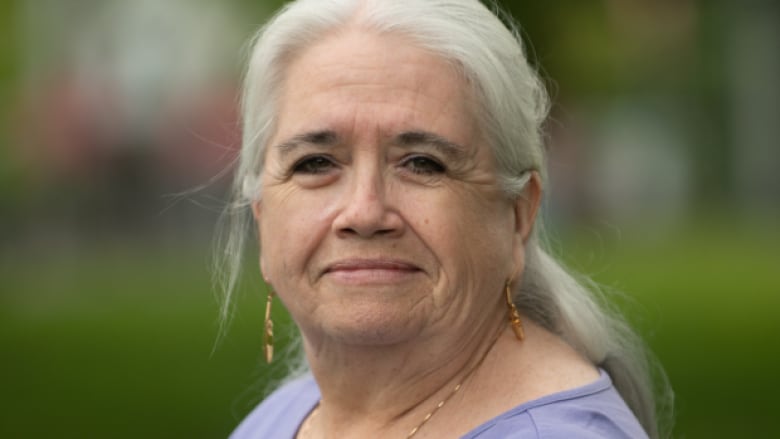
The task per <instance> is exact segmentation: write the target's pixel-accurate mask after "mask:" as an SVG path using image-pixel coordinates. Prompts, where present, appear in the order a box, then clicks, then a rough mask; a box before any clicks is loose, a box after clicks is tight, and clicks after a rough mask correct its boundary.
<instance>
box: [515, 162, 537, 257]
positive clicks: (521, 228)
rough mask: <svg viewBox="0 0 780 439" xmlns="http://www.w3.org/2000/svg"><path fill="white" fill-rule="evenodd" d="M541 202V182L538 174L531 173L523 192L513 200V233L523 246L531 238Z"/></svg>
mask: <svg viewBox="0 0 780 439" xmlns="http://www.w3.org/2000/svg"><path fill="white" fill-rule="evenodd" d="M541 200H542V181H541V177H539V173H538V172H536V171H531V178H530V179H529V180H528V183H526V185H525V188H524V189H523V192H522V193H521V194H520V195H518V197H517V198H516V199H515V233H517V234H518V235H519V237H520V241H521V242H522V244H523V245H525V243H526V242H527V241H528V238H530V236H531V231H533V228H534V222H535V221H536V214H537V212H538V211H539V205H540V204H541Z"/></svg>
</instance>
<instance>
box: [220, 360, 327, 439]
mask: <svg viewBox="0 0 780 439" xmlns="http://www.w3.org/2000/svg"><path fill="white" fill-rule="evenodd" d="M319 399H320V392H319V388H317V384H316V383H315V382H314V379H313V378H312V376H311V375H305V376H303V377H301V378H298V379H296V380H294V381H291V382H289V383H287V384H285V385H284V386H282V387H281V388H279V389H277V390H276V391H275V392H273V393H272V394H271V395H270V396H268V397H267V398H266V399H265V400H263V402H262V403H260V405H258V406H257V407H256V408H255V409H254V410H252V412H251V413H249V415H248V416H247V417H246V418H244V420H243V421H241V424H239V426H238V427H237V428H236V429H235V430H234V431H233V433H232V434H231V435H230V439H250V438H264V437H279V438H282V437H293V436H294V435H295V433H296V432H297V430H298V426H299V425H300V423H301V421H302V420H303V418H304V417H305V416H306V415H307V414H308V413H309V411H311V409H312V408H313V407H314V405H315V404H317V401H319ZM271 434H273V436H271Z"/></svg>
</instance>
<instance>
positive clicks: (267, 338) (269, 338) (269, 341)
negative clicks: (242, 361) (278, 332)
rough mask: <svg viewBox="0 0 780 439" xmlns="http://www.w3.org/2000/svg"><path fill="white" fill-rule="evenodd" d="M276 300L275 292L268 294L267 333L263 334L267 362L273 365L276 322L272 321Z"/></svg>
mask: <svg viewBox="0 0 780 439" xmlns="http://www.w3.org/2000/svg"><path fill="white" fill-rule="evenodd" d="M273 300H274V290H270V291H269V292H268V300H267V301H266V302H265V333H264V334H263V352H264V353H265V361H266V362H267V363H268V364H271V360H273V358H274V321H273V320H271V303H272V302H273Z"/></svg>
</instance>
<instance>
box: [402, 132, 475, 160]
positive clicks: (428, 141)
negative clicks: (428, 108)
mask: <svg viewBox="0 0 780 439" xmlns="http://www.w3.org/2000/svg"><path fill="white" fill-rule="evenodd" d="M395 143H396V144H398V145H399V146H403V147H409V146H419V145H430V146H432V147H434V148H435V149H437V150H439V151H440V152H442V153H443V154H445V155H447V156H450V157H458V156H460V155H462V154H463V152H464V151H465V150H466V148H465V147H463V146H461V145H459V144H457V143H455V142H452V141H450V140H447V139H445V138H444V137H442V136H440V135H438V134H434V133H431V132H429V131H406V132H403V133H401V134H399V135H398V136H397V137H396V139H395Z"/></svg>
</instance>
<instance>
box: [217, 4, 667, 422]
mask: <svg viewBox="0 0 780 439" xmlns="http://www.w3.org/2000/svg"><path fill="white" fill-rule="evenodd" d="M349 26H356V27H359V28H362V29H366V30H370V31H372V32H376V33H379V34H385V33H391V34H395V35H402V36H404V37H406V38H408V39H410V40H411V41H413V42H414V43H415V44H417V45H419V47H421V48H424V49H426V50H429V51H431V52H432V53H434V54H436V55H438V56H440V57H442V58H444V59H446V60H448V61H450V62H451V63H452V64H453V65H454V66H455V67H456V68H458V69H459V71H460V72H461V74H462V75H463V77H464V78H465V79H466V83H468V84H469V85H470V86H471V87H472V88H473V92H474V95H475V96H476V97H477V101H478V103H479V104H478V105H479V106H480V108H477V109H476V110H475V114H476V115H477V117H478V118H479V123H480V127H481V129H482V133H483V135H484V136H485V139H486V140H487V142H488V144H489V145H490V146H491V147H492V148H493V153H494V156H495V158H496V162H497V164H498V172H499V177H500V181H501V183H502V185H503V188H504V190H505V192H506V194H507V196H509V197H517V196H519V195H520V194H521V193H522V190H523V188H524V186H525V185H526V183H527V181H528V171H531V170H533V171H537V172H539V174H540V175H541V176H542V180H543V181H544V180H545V174H546V171H545V166H546V165H545V149H544V134H543V130H542V125H543V123H544V121H545V119H546V118H547V114H548V111H549V106H550V103H549V97H548V95H547V93H546V90H545V87H544V85H543V83H542V81H541V80H540V78H539V76H538V74H537V73H536V71H535V70H534V69H533V68H532V67H531V66H530V65H529V63H528V61H527V59H526V56H525V53H524V48H523V44H522V40H521V39H520V36H519V33H518V31H517V27H516V26H515V25H514V24H513V22H512V20H511V19H510V18H509V17H508V16H507V15H505V14H502V13H500V12H499V9H498V8H497V7H495V5H493V11H491V10H490V9H488V7H486V6H485V5H483V4H482V3H480V2H479V1H477V0H298V1H295V2H292V3H289V4H287V5H286V6H285V7H284V8H283V9H282V10H281V11H279V12H278V13H277V14H276V15H275V16H274V17H273V18H272V19H271V20H270V21H269V22H268V23H267V24H266V25H265V26H264V27H263V28H262V29H260V31H259V32H258V34H257V35H256V37H255V38H254V39H253V40H252V41H251V46H250V47H251V48H250V54H249V65H248V69H247V72H246V76H245V79H244V89H243V96H242V111H243V140H242V142H243V145H242V150H241V155H240V159H239V163H238V167H237V170H236V174H235V181H234V188H233V200H232V202H231V204H230V205H229V206H228V209H227V211H226V214H225V218H226V221H225V223H224V224H225V228H224V234H223V235H222V238H223V239H222V240H221V249H220V250H219V253H218V259H219V267H218V270H217V273H218V274H219V276H220V278H219V279H218V280H219V282H220V284H221V288H222V291H223V292H224V302H223V308H222V320H223V321H227V320H228V319H229V316H230V313H231V311H230V309H231V297H232V296H233V295H234V291H235V289H236V284H237V282H238V279H239V272H240V267H241V264H242V261H241V257H242V253H243V246H244V242H245V241H246V237H247V236H248V235H250V234H249V230H250V228H251V223H252V219H251V216H250V215H249V206H250V204H251V203H252V201H255V200H258V199H259V197H260V193H261V187H260V173H261V172H262V169H263V159H264V150H265V146H266V143H267V142H268V140H269V138H270V136H271V135H272V134H273V130H274V127H275V123H276V120H275V116H276V108H277V99H278V95H277V92H278V90H279V89H280V82H281V81H282V80H283V78H284V72H285V68H286V67H287V65H288V64H289V62H290V60H291V59H292V58H293V57H294V56H295V55H296V54H297V53H300V51H302V50H303V49H305V48H306V47H308V46H310V45H312V44H314V43H316V42H317V41H319V40H320V39H321V38H322V37H323V36H324V35H325V34H327V33H329V32H334V31H337V30H338V29H343V28H345V27H349ZM526 255H527V260H526V267H525V272H524V275H523V277H522V282H521V283H520V284H519V285H517V286H516V288H515V291H514V292H513V294H514V301H515V302H516V305H517V307H518V308H519V309H520V310H521V311H522V312H523V313H524V315H526V316H527V317H528V318H530V319H533V320H534V321H535V322H537V323H539V324H540V325H542V326H544V327H545V328H547V329H548V330H550V331H552V332H554V333H556V334H559V335H560V336H561V337H562V338H563V339H565V340H566V341H567V342H568V343H569V344H570V345H571V346H573V347H574V348H575V349H577V350H578V351H579V352H580V353H581V354H582V355H583V356H585V357H586V358H588V359H589V360H590V361H591V362H593V364H595V365H597V366H599V367H601V368H603V369H604V370H606V371H607V373H608V374H609V375H610V377H611V378H612V380H613V382H614V384H615V387H616V388H617V389H618V391H619V392H620V394H621V395H622V397H623V399H624V400H625V401H626V402H627V403H628V405H629V407H631V409H632V410H633V412H634V413H635V415H636V416H637V418H638V419H639V420H640V422H641V424H642V425H643V427H644V428H645V430H646V431H647V432H648V434H649V435H650V437H661V436H664V434H663V433H662V430H663V429H664V427H665V423H666V420H664V419H663V417H664V416H665V411H669V410H670V404H671V391H670V390H669V386H668V384H667V382H666V380H665V377H664V376H663V373H662V372H660V374H658V373H655V374H654V373H653V371H654V370H657V371H660V368H657V367H655V363H654V361H653V360H652V357H651V356H649V354H648V353H647V350H646V349H645V347H644V344H643V343H642V342H641V340H640V339H639V338H638V337H637V336H636V335H635V333H634V332H633V331H632V330H631V329H630V328H629V326H628V325H627V324H626V323H625V321H624V320H623V318H622V317H621V316H620V315H619V314H618V313H616V312H612V311H610V310H609V309H608V308H607V307H606V306H605V304H604V301H603V300H602V299H601V294H600V293H599V290H598V288H597V287H595V285H594V284H593V283H592V282H590V281H589V280H588V279H586V278H582V277H579V278H578V277H576V276H574V275H572V274H570V272H569V271H567V270H566V269H565V268H564V267H563V265H562V264H561V263H559V262H558V261H557V260H556V259H555V258H553V257H552V256H551V255H550V253H548V251H546V250H545V244H544V239H543V231H542V227H541V224H537V226H536V229H535V230H534V233H533V236H532V237H531V239H529V241H528V242H527V248H526ZM654 375H655V376H656V378H660V379H659V380H657V382H656V386H655V388H654V386H653V376H654ZM656 397H657V398H656ZM657 401H658V402H657ZM658 407H661V408H665V410H661V411H659V410H658ZM659 426H660V428H659Z"/></svg>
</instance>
